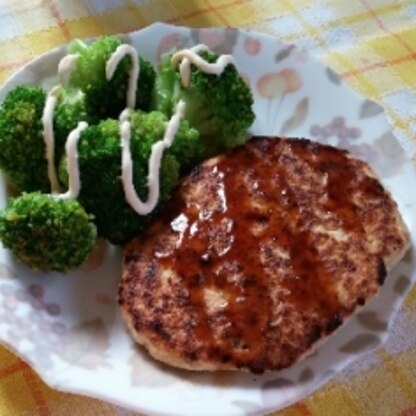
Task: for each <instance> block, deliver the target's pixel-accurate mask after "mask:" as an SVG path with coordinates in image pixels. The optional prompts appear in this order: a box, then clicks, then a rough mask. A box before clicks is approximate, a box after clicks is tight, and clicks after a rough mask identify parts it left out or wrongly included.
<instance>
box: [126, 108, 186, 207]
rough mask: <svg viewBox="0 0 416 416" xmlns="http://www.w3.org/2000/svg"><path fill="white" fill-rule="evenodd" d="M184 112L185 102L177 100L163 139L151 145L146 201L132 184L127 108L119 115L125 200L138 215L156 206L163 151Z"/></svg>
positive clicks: (169, 144)
mask: <svg viewBox="0 0 416 416" xmlns="http://www.w3.org/2000/svg"><path fill="white" fill-rule="evenodd" d="M184 113H185V103H184V102H183V101H179V103H178V105H177V106H176V111H175V114H174V115H173V116H172V118H171V119H170V120H169V122H168V124H167V127H166V131H165V135H164V137H163V140H160V141H158V142H157V143H155V144H154V145H153V146H152V153H151V155H150V158H149V162H148V176H147V183H148V196H147V201H144V202H143V201H142V200H141V199H140V198H139V196H138V195H137V193H136V190H135V189H134V184H133V161H132V158H131V151H130V139H131V129H130V122H129V121H128V110H127V111H126V110H124V111H123V112H122V113H121V115H120V121H121V128H120V133H121V146H122V181H123V188H124V194H125V196H126V201H127V202H128V203H129V204H130V206H131V207H132V208H133V209H134V210H135V211H136V212H137V213H138V214H140V215H147V214H149V213H150V212H152V211H153V209H154V208H155V207H156V204H157V201H158V199H159V194H160V175H159V171H160V164H161V160H162V156H163V151H164V150H165V149H167V148H169V147H170V146H171V145H172V143H173V140H174V138H175V135H176V132H177V131H178V128H179V124H180V122H181V119H182V118H183V116H184Z"/></svg>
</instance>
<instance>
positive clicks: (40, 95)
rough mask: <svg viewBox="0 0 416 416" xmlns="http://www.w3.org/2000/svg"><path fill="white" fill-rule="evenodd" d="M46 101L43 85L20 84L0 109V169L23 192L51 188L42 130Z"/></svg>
mask: <svg viewBox="0 0 416 416" xmlns="http://www.w3.org/2000/svg"><path fill="white" fill-rule="evenodd" d="M45 100H46V92H45V91H44V90H43V89H42V88H40V87H33V86H19V87H17V88H16V89H14V90H13V91H11V92H10V93H9V94H8V95H7V97H6V98H5V100H4V102H3V106H2V107H1V108H0V168H1V169H2V170H3V171H4V172H5V173H6V175H7V177H8V178H9V180H10V182H11V183H13V185H14V186H16V188H18V189H20V190H22V191H35V190H40V191H44V192H47V191H48V190H49V189H50V184H49V180H48V175H47V163H46V157H45V144H44V141H43V133H42V132H43V125H42V114H43V107H44V105H45Z"/></svg>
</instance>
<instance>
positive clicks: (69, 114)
mask: <svg viewBox="0 0 416 416" xmlns="http://www.w3.org/2000/svg"><path fill="white" fill-rule="evenodd" d="M80 121H85V122H87V123H94V122H95V120H94V119H93V118H92V117H91V116H90V115H89V114H88V112H87V106H86V101H85V94H84V93H83V92H82V91H81V90H75V89H71V88H62V89H61V90H60V91H59V95H58V101H57V105H56V108H55V112H54V117H53V130H54V134H55V142H56V145H55V146H56V147H57V149H56V156H57V158H59V160H58V162H59V161H60V157H61V156H62V154H63V151H64V146H65V142H66V139H67V138H68V135H69V133H70V132H71V131H72V130H73V129H75V128H76V127H77V125H78V122H80Z"/></svg>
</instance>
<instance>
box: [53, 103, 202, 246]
mask: <svg viewBox="0 0 416 416" xmlns="http://www.w3.org/2000/svg"><path fill="white" fill-rule="evenodd" d="M130 121H131V132H132V133H131V143H130V147H131V154H132V159H133V182H134V186H135V189H136V192H137V194H138V195H139V196H140V198H141V199H142V200H146V199H147V195H148V186H147V173H148V160H149V157H150V154H151V149H152V145H153V144H154V143H156V142H157V141H159V140H161V139H162V138H163V135H164V132H165V129H166V124H167V121H168V120H167V118H166V116H164V115H163V114H161V113H156V112H152V113H143V112H141V111H135V112H131V115H130ZM197 137H198V132H197V131H196V130H194V129H191V128H190V127H189V125H188V123H186V122H182V123H181V125H180V128H179V130H178V133H177V134H176V136H175V141H174V144H173V145H172V147H171V148H170V149H168V150H166V151H165V153H164V156H163V158H162V163H161V173H160V175H161V181H160V187H161V190H160V198H159V203H158V207H157V208H156V210H155V211H154V212H153V213H152V214H149V215H146V216H143V215H139V214H137V213H136V212H135V211H134V210H133V209H132V208H131V207H130V205H129V204H128V203H127V202H126V199H125V195H124V190H123V184H122V181H121V146H120V123H119V122H118V121H117V120H112V119H108V120H105V121H102V122H100V123H99V124H98V125H96V126H90V127H88V128H87V129H85V130H84V131H83V132H82V134H81V138H80V141H79V143H78V161H79V169H80V178H81V191H80V195H79V198H78V199H79V201H80V203H81V204H82V205H83V206H84V208H85V209H86V210H87V212H90V213H92V214H93V215H94V218H95V223H96V225H97V228H98V235H99V236H101V237H104V238H106V239H108V240H109V241H110V242H112V243H113V244H118V245H121V244H124V243H126V242H127V241H129V240H130V239H131V238H132V237H133V236H134V235H136V234H137V233H138V232H139V231H140V230H142V229H143V227H144V226H145V225H146V224H147V223H148V222H149V220H150V218H151V217H152V215H154V213H155V212H156V211H157V209H158V208H159V207H160V206H161V205H162V204H163V202H165V201H166V200H167V199H168V198H169V197H170V196H171V194H172V191H173V189H174V188H175V187H176V185H177V184H178V182H179V172H180V166H179V162H178V160H177V159H176V156H175V154H176V155H179V154H181V153H183V152H184V151H185V150H186V149H187V147H189V145H188V144H185V141H187V140H188V139H189V140H190V142H191V143H195V144H197V143H196V138H197ZM199 147H200V146H199V144H198V145H197V146H196V149H195V151H194V155H195V157H198V158H199V154H198V149H199ZM191 150H192V149H191ZM189 161H190V158H189V159H186V160H185V163H188V162H189ZM60 177H61V179H62V180H63V181H65V180H67V171H66V163H65V160H64V161H63V163H62V164H61V168H60Z"/></svg>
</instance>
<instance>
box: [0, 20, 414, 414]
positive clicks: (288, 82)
mask: <svg viewBox="0 0 416 416" xmlns="http://www.w3.org/2000/svg"><path fill="white" fill-rule="evenodd" d="M125 38H126V40H127V41H128V42H130V43H131V44H133V45H134V46H135V47H136V48H137V49H138V50H139V51H140V52H141V54H142V55H143V56H144V57H145V58H147V59H148V60H150V61H151V62H153V63H157V62H158V59H159V57H160V55H161V54H162V53H163V52H166V51H168V50H170V49H171V48H174V47H176V48H183V47H189V46H191V45H194V44H197V43H201V42H202V43H205V44H207V45H208V46H210V47H211V48H212V49H214V50H215V51H217V52H218V53H231V54H233V55H234V56H235V58H236V62H237V65H238V68H239V70H240V71H241V73H242V74H243V76H244V77H245V79H246V80H247V82H248V83H249V85H250V86H251V88H252V91H253V94H254V97H255V111H256V114H257V119H256V121H255V123H254V125H253V128H252V131H253V133H256V134H267V135H273V134H281V135H287V136H289V135H291V136H297V137H299V136H304V137H311V138H312V139H314V140H317V141H320V142H322V143H330V144H333V145H337V146H340V147H344V148H347V149H349V150H350V151H351V152H353V153H354V154H356V155H359V156H361V157H363V158H364V159H366V160H367V161H368V162H369V163H370V164H371V165H372V166H373V168H374V169H375V170H376V172H377V173H378V174H379V175H380V177H381V178H382V180H383V182H384V184H385V186H386V187H387V188H388V189H389V190H390V191H391V192H392V194H393V196H394V198H395V199H396V200H397V202H398V204H399V208H400V211H401V212H402V214H403V216H404V219H405V222H406V223H407V225H408V227H409V229H410V230H411V233H412V240H413V243H414V240H415V236H416V224H415V223H416V218H415V216H414V215H413V214H414V212H416V195H415V192H414V191H409V190H411V189H414V184H415V183H416V172H415V170H414V169H413V167H412V164H411V162H410V158H409V155H407V154H406V151H405V150H403V149H404V148H405V147H403V146H401V145H400V144H399V143H398V142H397V141H396V139H395V137H394V136H393V134H392V132H391V131H390V128H389V125H388V123H387V121H386V117H385V115H384V113H383V110H382V108H381V107H380V106H379V105H377V104H375V103H374V102H372V101H369V100H366V99H365V98H363V97H360V96H358V95H357V94H355V93H354V92H353V91H351V90H350V89H349V88H348V86H347V85H345V84H344V83H343V82H342V81H341V80H340V79H339V78H338V77H337V75H336V74H335V73H334V72H332V71H331V70H330V69H328V68H326V67H325V66H323V65H322V64H320V63H318V62H316V61H315V60H313V59H311V58H310V57H309V56H308V55H307V54H306V53H305V52H304V51H302V50H299V49H297V48H296V47H294V46H293V45H288V44H285V43H283V42H281V41H279V40H278V39H275V38H273V37H269V36H265V35H261V34H258V33H252V32H245V31H241V30H234V29H233V30H224V29H201V30H195V29H192V30H191V29H187V28H180V27H174V26H168V25H163V24H156V25H153V26H150V27H148V28H146V29H143V30H140V31H138V32H134V33H130V34H128V35H126V36H125ZM64 54H65V49H64V48H60V49H56V50H53V51H51V52H49V53H47V54H45V55H43V56H41V57H40V58H38V59H36V60H35V61H33V62H31V63H30V64H28V65H27V66H25V67H24V68H22V69H21V70H20V71H19V72H18V73H16V74H15V75H14V76H13V77H12V78H11V79H10V80H9V81H8V82H7V83H6V84H5V85H4V87H3V89H2V90H1V92H0V99H3V98H4V96H5V94H6V93H7V92H8V91H9V90H10V89H12V88H13V87H15V86H16V85H18V84H24V83H29V84H38V85H43V86H46V87H50V86H51V85H53V84H54V82H56V70H57V63H58V61H59V59H60V58H61V57H63V56H64ZM403 145H406V143H403ZM5 200H6V190H5V187H4V186H3V188H2V193H1V195H0V204H1V206H4V204H5ZM415 266H416V263H415V255H414V249H412V250H411V251H410V252H409V253H408V254H407V255H406V257H405V259H404V260H403V261H402V262H401V263H400V264H399V265H398V267H396V268H395V269H394V271H393V272H392V273H391V274H390V276H389V278H388V279H387V281H386V283H385V285H384V287H383V288H382V290H381V293H380V295H379V296H378V297H377V298H376V299H375V300H374V301H372V302H371V303H369V304H368V305H367V306H366V307H365V308H364V309H362V310H361V311H360V312H359V313H358V314H356V315H355V316H354V317H353V318H352V319H351V320H350V321H349V323H348V324H347V325H345V326H344V327H343V328H341V329H340V330H339V331H338V332H337V333H336V334H335V335H334V336H333V337H332V338H331V339H330V340H329V341H328V342H327V343H326V344H324V345H323V346H322V347H321V348H319V349H318V350H317V352H316V353H315V354H314V355H312V356H310V357H309V358H307V359H305V360H304V361H302V362H301V363H299V364H297V365H295V366H293V367H292V368H290V369H287V370H284V371H280V372H276V373H271V374H267V375H261V376H253V375H249V374H239V373H236V374H227V373H216V374H215V373H214V374H206V373H190V372H185V371H177V370H172V369H170V368H168V367H166V366H163V365H161V364H158V363H157V362H155V361H153V360H152V359H150V358H149V357H148V356H147V354H146V353H145V352H144V351H143V350H142V349H139V348H137V347H135V345H134V344H133V342H132V340H131V338H130V337H129V335H128V334H127V332H126V330H125V328H124V325H123V322H122V319H121V317H120V313H119V311H118V308H117V304H116V302H115V294H116V286H117V283H118V281H119V279H120V253H119V252H118V251H117V250H115V249H114V248H113V247H111V246H108V245H106V244H104V243H100V244H98V246H97V248H96V251H95V252H94V254H93V255H92V256H91V258H90V259H89V261H88V262H87V263H86V264H85V265H84V266H83V267H82V268H81V269H80V270H78V271H77V272H74V273H72V274H71V275H69V276H62V275H59V274H55V273H35V272H33V271H32V270H30V269H28V268H25V267H24V266H22V265H20V264H18V263H17V262H15V260H14V258H13V257H12V256H11V255H10V253H9V252H8V251H6V250H3V249H2V250H1V251H0V340H1V342H2V343H4V344H5V345H6V346H8V347H10V348H11V349H12V350H13V351H15V352H16V353H17V354H19V355H20V356H21V357H22V358H23V359H24V360H25V361H27V362H28V363H30V365H31V366H32V367H33V368H34V369H35V370H36V371H37V372H38V373H39V374H40V376H41V377H42V378H43V379H44V380H45V381H46V382H47V383H48V384H49V385H50V386H52V387H54V388H56V389H59V390H64V391H69V392H76V393H81V394H85V395H89V396H93V397H97V398H101V399H104V400H107V401H110V402H113V403H116V404H119V405H121V406H124V407H127V408H130V409H134V410H137V411H141V412H143V413H147V414H157V415H181V416H184V415H192V416H195V415H212V414H217V415H246V414H250V415H251V414H261V413H265V412H269V411H272V410H276V409H279V408H282V407H284V406H287V405H289V404H291V403H293V402H294V401H297V400H300V399H302V398H304V397H305V396H306V395H308V394H309V393H310V392H311V391H313V390H314V389H316V388H318V387H319V386H321V385H322V384H323V383H325V382H326V381H328V380H329V379H330V378H331V377H333V376H334V375H335V374H337V373H338V372H339V371H340V370H342V369H343V368H345V367H346V366H347V365H348V364H349V363H351V362H352V361H353V360H354V359H356V358H357V356H358V355H359V354H362V353H363V352H365V351H368V350H369V349H372V348H375V347H376V346H378V345H380V344H381V343H383V342H384V341H385V340H386V337H387V334H388V327H389V323H390V322H391V321H392V318H393V316H394V314H395V312H396V311H397V309H398V308H399V306H400V305H401V303H402V300H403V297H404V294H405V292H406V291H407V289H408V288H409V287H410V285H411V284H412V283H413V281H414V280H415V279H416V273H415V270H416V267H415Z"/></svg>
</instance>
